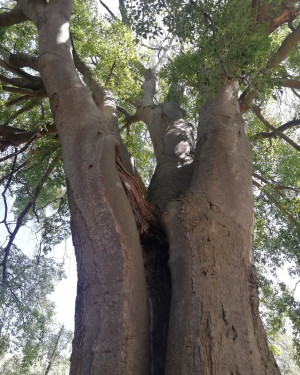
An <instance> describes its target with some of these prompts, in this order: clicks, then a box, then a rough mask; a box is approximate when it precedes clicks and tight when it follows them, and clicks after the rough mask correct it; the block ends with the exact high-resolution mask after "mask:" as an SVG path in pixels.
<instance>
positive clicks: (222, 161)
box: [163, 82, 279, 375]
mask: <svg viewBox="0 0 300 375" xmlns="http://www.w3.org/2000/svg"><path fill="white" fill-rule="evenodd" d="M251 163H252V159H251V150H250V145H249V142H248V139H247V135H246V129H245V123H244V121H243V119H242V117H241V116H240V114H239V105H238V101H237V88H236V86H235V85H234V84H233V83H230V82H229V83H228V82H227V83H226V87H225V88H224V89H223V90H221V91H220V92H219V93H218V94H217V95H216V97H214V98H211V99H208V100H207V103H206V104H205V106H204V107H203V108H202V110H201V112H200V123H199V129H198V138H197V146H196V155H195V161H194V174H193V178H192V183H191V186H190V188H189V190H188V191H186V193H185V194H184V196H183V197H182V198H180V199H177V200H176V201H171V202H170V203H169V204H168V205H167V207H166V209H165V211H164V214H163V221H164V224H165V228H166V231H167V235H168V240H169V253H170V260H169V266H170V269H171V275H172V301H171V311H170V323H169V324H170V326H169V336H168V352H167V365H166V366H167V370H166V374H170V375H171V374H172V375H176V374H180V375H194V374H203V375H204V374H207V375H211V374H216V375H218V374H222V375H223V374H224V375H225V374H228V375H231V374H247V375H250V374H253V375H258V374H259V375H262V374H279V370H278V368H277V365H276V363H275V361H274V358H273V356H272V355H271V354H270V352H269V350H268V346H267V341H266V335H265V331H264V329H263V326H262V324H261V321H260V317H259V313H258V296H257V282H256V274H255V267H254V264H253V250H252V249H253V248H252V246H253V244H252V237H253V211H252V210H253V208H252V207H253V201H252V184H251Z"/></svg>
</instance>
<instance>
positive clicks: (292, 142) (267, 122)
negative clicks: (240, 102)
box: [252, 105, 300, 151]
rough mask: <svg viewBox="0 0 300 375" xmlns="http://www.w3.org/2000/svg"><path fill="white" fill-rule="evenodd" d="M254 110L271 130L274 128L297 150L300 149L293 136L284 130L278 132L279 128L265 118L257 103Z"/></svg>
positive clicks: (274, 130)
mask: <svg viewBox="0 0 300 375" xmlns="http://www.w3.org/2000/svg"><path fill="white" fill-rule="evenodd" d="M252 110H253V112H254V113H255V114H256V116H257V117H258V118H259V119H260V121H261V122H262V123H263V124H264V125H265V126H266V127H267V128H268V129H270V130H272V131H273V132H274V133H276V134H278V135H279V137H281V138H282V139H284V140H285V141H286V142H287V143H289V144H290V145H291V146H292V147H294V149H295V150H297V151H300V146H299V145H298V144H297V143H295V142H294V141H293V140H292V139H291V138H289V137H288V136H286V135H285V134H283V133H282V132H278V130H277V128H275V126H273V125H272V124H270V123H269V121H268V120H267V119H265V118H264V116H263V115H262V113H261V109H260V108H259V107H258V106H257V105H253V106H252Z"/></svg>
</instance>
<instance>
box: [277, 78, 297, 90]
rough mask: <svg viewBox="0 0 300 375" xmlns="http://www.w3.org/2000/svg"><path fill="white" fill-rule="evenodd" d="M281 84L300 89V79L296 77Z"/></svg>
mask: <svg viewBox="0 0 300 375" xmlns="http://www.w3.org/2000/svg"><path fill="white" fill-rule="evenodd" d="M281 86H283V87H289V88H291V89H297V90H300V81H299V80H296V79H286V80H284V81H282V82H281Z"/></svg>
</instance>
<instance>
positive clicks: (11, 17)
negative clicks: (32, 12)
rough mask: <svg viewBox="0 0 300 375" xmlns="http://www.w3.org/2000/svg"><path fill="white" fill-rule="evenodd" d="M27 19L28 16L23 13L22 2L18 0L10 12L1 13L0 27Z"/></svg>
mask: <svg viewBox="0 0 300 375" xmlns="http://www.w3.org/2000/svg"><path fill="white" fill-rule="evenodd" d="M27 20H28V18H27V17H26V16H25V14H24V13H23V9H22V4H21V2H18V3H17V5H16V6H15V7H14V8H13V9H12V10H10V11H9V12H3V13H0V27H7V26H12V25H15V24H17V23H21V22H25V21H27Z"/></svg>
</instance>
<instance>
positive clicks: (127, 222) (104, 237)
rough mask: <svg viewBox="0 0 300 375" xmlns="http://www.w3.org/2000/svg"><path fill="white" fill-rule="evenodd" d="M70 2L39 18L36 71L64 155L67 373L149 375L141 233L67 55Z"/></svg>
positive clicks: (112, 152) (98, 120) (105, 135)
mask: <svg viewBox="0 0 300 375" xmlns="http://www.w3.org/2000/svg"><path fill="white" fill-rule="evenodd" d="M71 4H72V2H71V1H62V2H59V1H51V3H50V4H49V5H47V6H45V7H44V8H43V9H41V10H40V12H39V15H38V18H37V23H38V24H39V37H40V60H39V68H40V72H41V75H42V78H43V82H44V84H45V87H46V90H47V94H48V96H49V98H50V103H51V109H52V113H53V116H54V120H55V124H56V127H57V129H58V134H59V138H60V143H61V148H62V153H63V162H64V169H65V175H66V181H67V187H68V196H69V203H70V211H71V227H72V235H73V243H74V247H75V253H76V258H77V268H78V287H77V300H76V315H75V337H74V341H73V353H72V358H71V374H72V375H75V374H77V375H91V374H99V375H100V374H101V375H104V374H107V375H111V374H116V375H117V374H147V373H148V368H149V364H148V359H149V345H148V341H149V339H148V336H149V335H148V326H149V319H148V297H147V290H146V280H145V273H144V266H143V258H142V249H141V245H140V241H139V233H138V230H137V227H136V223H135V219H134V216H133V213H132V210H131V207H130V204H129V202H128V199H127V196H126V194H125V191H124V189H123V185H122V183H121V181H120V178H119V174H118V170H117V168H116V159H117V153H118V143H117V141H116V138H115V137H114V136H113V135H111V134H110V131H109V129H108V127H107V124H106V122H105V120H104V117H103V115H102V114H101V112H100V111H99V109H98V108H97V106H96V105H95V103H94V101H93V99H92V96H91V94H90V93H89V91H88V90H87V89H86V87H84V86H83V84H82V83H81V81H80V80H79V78H78V76H77V73H76V70H75V67H74V64H73V59H72V57H71V54H70V45H69V23H68V21H69V17H70V13H71Z"/></svg>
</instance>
